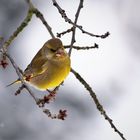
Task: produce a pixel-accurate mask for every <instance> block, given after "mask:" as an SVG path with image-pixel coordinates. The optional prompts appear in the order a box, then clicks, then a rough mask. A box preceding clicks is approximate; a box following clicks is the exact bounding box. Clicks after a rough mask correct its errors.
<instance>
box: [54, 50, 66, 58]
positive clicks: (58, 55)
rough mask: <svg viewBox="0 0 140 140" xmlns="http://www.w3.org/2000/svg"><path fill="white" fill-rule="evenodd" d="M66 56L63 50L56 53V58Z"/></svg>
mask: <svg viewBox="0 0 140 140" xmlns="http://www.w3.org/2000/svg"><path fill="white" fill-rule="evenodd" d="M64 55H65V51H64V49H63V48H60V49H58V50H57V51H56V56H57V57H60V56H64Z"/></svg>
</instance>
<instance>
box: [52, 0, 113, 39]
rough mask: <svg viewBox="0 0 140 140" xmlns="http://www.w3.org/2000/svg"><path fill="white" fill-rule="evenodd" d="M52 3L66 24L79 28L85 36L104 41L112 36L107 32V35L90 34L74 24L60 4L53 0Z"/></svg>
mask: <svg viewBox="0 0 140 140" xmlns="http://www.w3.org/2000/svg"><path fill="white" fill-rule="evenodd" d="M52 2H53V5H54V6H55V7H56V8H57V9H58V12H59V13H60V14H61V16H62V18H64V19H65V22H68V23H69V24H71V25H73V26H74V27H77V28H78V29H79V30H81V31H82V33H85V34H87V35H90V36H92V37H97V38H102V39H104V38H106V37H108V36H109V35H110V33H109V32H106V33H105V34H103V35H95V34H93V33H90V32H87V31H85V30H84V29H83V27H82V26H81V25H77V24H74V23H73V22H72V20H71V19H70V18H68V17H67V15H66V13H65V10H63V9H62V8H61V7H60V6H59V4H58V3H57V2H56V0H52Z"/></svg>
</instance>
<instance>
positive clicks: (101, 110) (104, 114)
mask: <svg viewBox="0 0 140 140" xmlns="http://www.w3.org/2000/svg"><path fill="white" fill-rule="evenodd" d="M71 72H72V73H73V74H74V76H75V77H76V78H77V79H78V80H79V82H80V83H81V84H82V85H84V87H85V88H86V90H87V91H88V92H89V93H90V96H91V97H92V99H93V101H94V103H95V104H96V107H97V109H98V110H99V111H100V113H101V115H103V116H104V118H105V119H106V120H107V121H108V122H109V124H110V125H111V127H112V128H113V129H114V131H115V132H116V133H118V134H119V136H120V137H121V138H122V139H123V140H126V139H125V137H124V136H123V134H122V133H121V132H120V131H119V130H118V129H117V128H116V126H115V125H114V123H113V121H112V119H110V117H109V116H108V115H107V114H106V111H105V110H104V108H103V106H102V105H101V104H100V102H99V100H98V98H97V96H96V94H95V92H94V91H93V90H92V88H91V87H90V85H89V84H88V83H87V82H86V81H85V80H84V79H83V78H82V77H81V75H80V74H79V73H77V72H76V71H75V70H74V69H72V68H71Z"/></svg>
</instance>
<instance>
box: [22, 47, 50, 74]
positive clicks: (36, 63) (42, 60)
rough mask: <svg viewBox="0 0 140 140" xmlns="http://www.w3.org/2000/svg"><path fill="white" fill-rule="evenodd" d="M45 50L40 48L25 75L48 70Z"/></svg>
mask: <svg viewBox="0 0 140 140" xmlns="http://www.w3.org/2000/svg"><path fill="white" fill-rule="evenodd" d="M43 53H44V51H43V50H40V51H39V52H38V53H37V54H36V55H35V57H34V58H33V59H32V61H31V63H30V64H29V65H28V66H27V68H26V69H25V71H24V73H25V75H33V76H36V75H38V74H42V73H43V72H44V71H46V70H47V63H48V59H47V57H46V55H45V54H43Z"/></svg>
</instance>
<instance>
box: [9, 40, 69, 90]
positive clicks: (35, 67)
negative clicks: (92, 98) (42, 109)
mask: <svg viewBox="0 0 140 140" xmlns="http://www.w3.org/2000/svg"><path fill="white" fill-rule="evenodd" d="M70 70H71V60H70V57H69V55H68V53H67V52H66V51H65V48H64V46H63V44H62V41H61V40H60V39H58V38H53V39H49V40H48V41H47V42H46V43H45V44H44V45H43V47H42V48H41V49H40V50H39V51H38V52H37V54H36V55H35V56H34V57H33V59H32V60H31V63H30V64H29V65H28V66H27V68H26V69H25V70H24V72H23V79H24V80H25V82H27V83H29V84H31V85H32V86H34V87H35V88H37V89H39V90H47V89H51V88H55V87H57V86H58V85H60V84H61V83H62V82H63V81H64V80H65V78H66V77H67V76H68V74H69V72H70ZM19 82H21V81H20V79H17V80H16V81H14V82H12V83H11V84H9V85H8V86H10V85H13V84H15V83H19Z"/></svg>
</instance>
